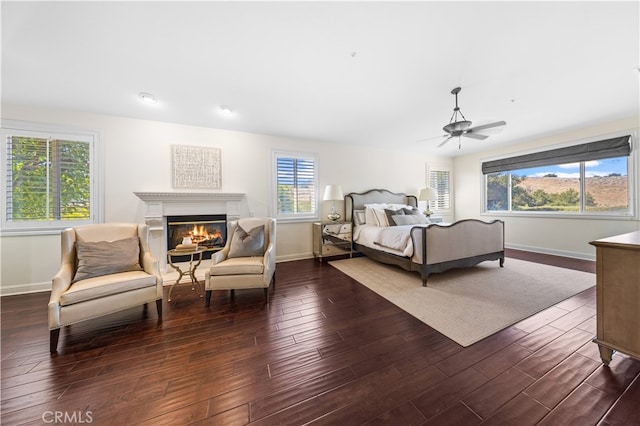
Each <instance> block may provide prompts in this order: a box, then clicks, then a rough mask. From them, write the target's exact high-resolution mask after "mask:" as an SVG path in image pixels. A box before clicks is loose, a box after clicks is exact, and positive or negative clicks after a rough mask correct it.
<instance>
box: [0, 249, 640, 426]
mask: <svg viewBox="0 0 640 426" xmlns="http://www.w3.org/2000/svg"><path fill="white" fill-rule="evenodd" d="M507 255H508V257H512V258H519V259H524V260H531V261H535V262H539V263H547V264H551V265H555V266H561V267H568V268H572V269H579V270H584V271H588V272H593V271H594V264H593V262H588V261H579V260H575V259H564V258H559V257H553V256H546V255H539V254H531V253H526V252H518V251H514V250H508V252H507ZM508 262H509V259H507V261H506V263H505V267H507V268H508V265H509V263H508ZM277 268H278V269H277V279H278V281H277V287H276V289H275V291H274V292H273V293H272V297H271V302H270V303H269V305H265V304H264V299H263V292H262V290H255V291H254V290H245V291H240V290H239V291H236V292H235V298H233V299H232V298H231V297H230V295H229V293H228V292H215V293H214V295H213V299H212V303H211V306H210V307H209V308H207V307H205V306H204V302H203V300H202V299H201V298H199V297H198V295H197V294H196V293H195V292H192V291H191V287H190V286H180V287H177V288H176V289H175V290H174V292H173V301H172V302H171V303H169V302H167V301H166V297H165V301H164V307H163V309H164V312H163V315H164V318H163V320H162V321H161V322H159V321H158V319H157V314H156V311H155V307H154V306H153V307H152V306H149V309H147V310H144V309H143V308H142V307H140V308H135V309H130V310H128V311H125V312H121V313H118V314H113V315H110V316H106V317H103V318H100V319H96V320H93V321H88V322H85V323H81V324H76V325H73V326H70V327H67V328H65V329H63V330H62V332H61V336H60V344H59V352H58V354H55V355H50V354H49V341H48V339H49V333H48V329H47V310H46V305H47V302H48V299H49V294H48V293H35V294H27V295H18V296H7V297H3V298H2V299H1V315H2V317H1V319H2V324H1V331H2V336H1V338H2V346H1V349H2V354H1V360H0V367H1V376H0V378H1V381H0V391H1V404H0V410H1V415H0V421H1V423H2V424H3V425H20V424H27V425H37V424H51V423H57V424H83V423H91V424H96V425H102V424H106V425H112V424H122V425H133V424H150V425H151V424H153V425H164V424H166V425H187V424H198V425H200V424H202V425H205V424H206V425H218V424H229V425H244V424H251V425H275V424H283V425H302V424H326V425H385V424H388V425H405V424H406V425H409V424H412V425H432V424H433V425H436V424H437V425H443V424H450V425H475V424H480V425H494V424H501V425H518V426H520V425H534V424H549V425H565V424H577V425H580V426H588V425H603V426H606V425H631V424H640V409H639V408H638V407H639V406H640V404H638V396H639V395H640V361H638V360H634V359H632V358H629V357H626V356H625V355H622V354H619V353H617V354H615V355H614V358H613V361H612V362H611V365H610V366H609V367H605V366H603V365H602V363H601V362H600V359H599V354H598V350H597V346H596V345H595V344H594V343H592V342H591V339H592V338H593V336H594V333H595V314H594V312H595V310H594V307H595V288H592V289H589V290H586V291H585V292H583V293H581V294H578V295H576V296H574V297H572V298H571V299H568V300H566V301H564V302H561V303H559V304H557V305H555V306H553V307H550V308H549V309H547V310H545V311H543V312H540V313H538V314H536V315H534V316H532V317H530V318H528V319H526V320H524V321H522V322H520V323H518V324H516V325H514V326H512V327H509V328H507V329H505V330H503V331H501V332H499V333H497V334H494V335H493V336H490V337H488V338H486V339H484V340H482V341H480V342H478V343H476V344H474V345H472V346H470V347H467V348H463V347H461V346H459V345H457V344H456V343H454V342H453V341H451V340H449V339H448V338H446V337H445V336H443V335H442V334H440V333H438V332H437V331H435V330H433V329H432V328H431V327H429V326H427V325H426V324H424V323H422V322H420V321H418V320H416V319H415V318H413V317H412V316H411V315H409V314H407V313H405V312H404V311H402V310H400V309H399V308H397V307H396V306H395V305H393V304H391V303H389V302H387V301H386V300H385V299H383V298H381V297H380V296H378V295H377V294H375V293H373V292H372V291H370V290H368V289H367V288H366V287H364V286H362V285H360V284H358V283H357V282H356V281H354V280H352V279H351V278H349V277H347V276H345V275H344V274H342V273H341V272H339V271H338V270H336V269H335V268H333V267H331V266H330V265H328V264H327V263H326V262H322V263H320V262H318V261H315V260H312V259H309V260H302V261H294V262H285V263H279V264H278V267H277ZM165 292H166V290H165ZM165 296H166V294H165ZM56 416H57V417H56Z"/></svg>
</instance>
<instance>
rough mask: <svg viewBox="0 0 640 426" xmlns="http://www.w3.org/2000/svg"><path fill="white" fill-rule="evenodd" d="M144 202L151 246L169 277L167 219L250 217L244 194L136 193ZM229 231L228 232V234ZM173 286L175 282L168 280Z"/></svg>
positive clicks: (161, 270)
mask: <svg viewBox="0 0 640 426" xmlns="http://www.w3.org/2000/svg"><path fill="white" fill-rule="evenodd" d="M134 194H135V195H136V196H137V197H138V198H139V199H140V200H142V201H143V202H144V207H145V209H144V221H145V223H146V224H147V225H149V246H150V250H151V253H152V254H153V256H154V257H155V258H156V259H158V263H159V265H160V273H161V274H162V275H163V277H166V276H167V275H168V273H170V272H171V271H169V270H168V268H167V246H168V243H167V234H168V232H167V226H168V225H167V218H168V217H171V216H196V215H226V219H227V220H236V219H239V218H240V217H246V216H249V212H248V206H247V202H246V194H244V193H219V192H211V193H210V192H134ZM225 231H226V230H225ZM165 283H166V284H169V283H171V278H169V279H166V282H165Z"/></svg>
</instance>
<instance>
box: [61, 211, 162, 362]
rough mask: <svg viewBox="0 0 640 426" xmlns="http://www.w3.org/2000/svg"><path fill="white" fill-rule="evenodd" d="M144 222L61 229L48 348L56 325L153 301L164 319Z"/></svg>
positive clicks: (75, 321) (63, 324)
mask: <svg viewBox="0 0 640 426" xmlns="http://www.w3.org/2000/svg"><path fill="white" fill-rule="evenodd" d="M147 232H148V227H147V225H138V224H135V223H104V224H95V225H84V226H78V227H75V228H67V229H65V230H64V231H62V235H61V242H62V256H61V258H62V259H61V266H60V270H59V271H58V273H57V274H56V275H55V276H54V277H53V280H52V287H51V298H50V300H49V307H48V310H49V330H50V351H51V352H52V353H53V352H56V351H57V347H58V338H59V337H60V328H61V327H64V326H66V325H70V324H75V323H78V322H81V321H86V320H89V319H92V318H96V317H99V316H103V315H107V314H110V313H113V312H118V311H121V310H125V309H129V308H132V307H134V306H139V305H143V304H144V305H146V304H147V303H149V302H153V301H155V302H156V308H157V310H158V317H159V318H161V317H162V294H163V293H162V277H161V276H160V272H159V269H158V262H157V261H156V260H155V259H154V258H153V256H152V255H151V252H150V251H149V246H148V243H147Z"/></svg>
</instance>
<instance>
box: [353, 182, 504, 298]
mask: <svg viewBox="0 0 640 426" xmlns="http://www.w3.org/2000/svg"><path fill="white" fill-rule="evenodd" d="M417 206H418V200H417V198H416V197H415V196H413V195H406V194H400V193H393V192H390V191H388V190H386V189H372V190H369V191H366V192H363V193H350V194H347V195H346V196H345V212H346V220H347V221H351V223H352V227H353V233H352V236H353V249H354V251H355V252H357V253H362V254H364V255H365V256H367V257H369V258H371V259H373V260H376V261H378V262H382V263H387V264H392V265H397V266H400V267H402V268H403V269H405V270H407V271H417V272H419V273H420V276H421V278H422V285H423V286H425V287H426V286H427V279H428V277H429V275H431V274H433V273H439V272H444V271H447V270H449V269H453V268H465V267H471V266H475V265H477V264H478V263H481V262H484V261H491V260H497V261H499V265H500V267H503V266H504V222H502V221H501V220H494V221H491V222H485V221H481V220H477V219H464V220H460V221H457V222H454V223H451V224H437V223H425V222H426V221H425V220H424V216H423V215H421V214H420V213H419V212H418V211H417ZM394 212H396V213H394ZM411 215H415V216H416V217H414V218H411V217H402V216H411ZM385 219H386V221H385Z"/></svg>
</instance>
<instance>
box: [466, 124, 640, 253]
mask: <svg viewBox="0 0 640 426" xmlns="http://www.w3.org/2000/svg"><path fill="white" fill-rule="evenodd" d="M638 124H639V123H638V117H634V118H629V119H627V120H620V121H616V122H611V123H607V124H602V125H598V126H593V127H589V128H584V129H581V130H576V131H572V132H567V133H563V134H559V135H554V136H552V137H546V138H541V139H537V140H532V141H529V142H523V143H520V144H516V145H511V146H509V147H503V148H502V149H496V150H492V151H487V152H483V153H482V154H474V155H468V156H463V157H458V158H456V159H455V160H454V187H455V189H456V191H455V208H456V210H455V216H456V219H457V220H459V219H464V218H477V219H483V220H492V219H502V220H504V221H505V243H506V245H507V247H511V248H519V249H525V250H530V251H535V252H540V253H549V254H558V255H563V256H569V257H576V258H581V259H591V260H593V259H595V248H594V247H593V246H591V245H589V241H593V240H596V239H599V238H603V237H608V236H612V235H618V234H624V233H627V232H633V231H638V230H640V221H638V217H636V218H634V219H633V220H629V219H621V220H617V219H593V218H592V219H574V218H557V217H555V218H544V217H517V216H500V215H495V214H493V215H489V214H481V212H482V203H483V201H482V194H483V190H484V187H483V185H484V183H483V182H484V180H483V176H482V172H481V164H482V161H483V160H486V159H492V158H496V157H500V156H509V155H518V154H521V153H523V152H526V151H529V150H536V149H538V150H539V149H541V148H545V147H551V146H554V145H559V144H564V143H569V142H573V141H579V140H582V139H589V138H593V137H596V136H600V135H607V134H610V133H614V132H618V131H622V130H625V131H626V130H629V131H631V132H634V131H636V132H637V131H638ZM634 142H635V143H636V146H634V147H633V152H632V155H633V156H634V160H635V164H636V173H635V176H633V177H630V179H632V182H630V191H632V194H633V195H632V198H633V200H634V203H635V207H636V212H637V211H638V208H639V207H640V206H639V203H638V198H639V195H640V173H638V167H640V155H639V153H638V151H639V150H640V149H639V147H638V141H634ZM479 143H480V142H479Z"/></svg>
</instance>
